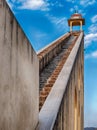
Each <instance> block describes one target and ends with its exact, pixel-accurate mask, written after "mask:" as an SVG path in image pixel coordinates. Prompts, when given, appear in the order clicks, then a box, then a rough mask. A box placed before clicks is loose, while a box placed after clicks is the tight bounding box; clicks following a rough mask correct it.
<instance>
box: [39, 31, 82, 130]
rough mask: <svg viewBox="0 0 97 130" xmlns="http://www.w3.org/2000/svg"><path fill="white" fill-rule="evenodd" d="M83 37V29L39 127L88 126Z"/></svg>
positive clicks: (76, 129) (71, 129)
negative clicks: (85, 123) (86, 122)
mask: <svg viewBox="0 0 97 130" xmlns="http://www.w3.org/2000/svg"><path fill="white" fill-rule="evenodd" d="M83 37H84V35H83V32H81V33H80V36H79V38H78V40H77V41H76V43H75V46H74V47H73V49H72V51H71V53H70V55H69V57H68V59H67V61H66V62H65V64H64V66H63V68H62V70H61V72H60V74H59V76H58V78H57V80H56V82H55V84H54V85H53V88H52V89H51V91H50V93H49V95H48V97H47V99H46V101H45V103H44V105H43V107H42V109H41V111H40V113H39V125H38V129H39V130H83V129H84V116H83V115H84V81H83V65H84V64H83V61H84V57H83V56H84V41H83V40H84V38H83Z"/></svg>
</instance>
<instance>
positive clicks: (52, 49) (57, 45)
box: [38, 33, 71, 71]
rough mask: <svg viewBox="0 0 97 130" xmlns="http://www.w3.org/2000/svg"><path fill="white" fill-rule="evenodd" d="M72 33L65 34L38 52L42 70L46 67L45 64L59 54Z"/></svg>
mask: <svg viewBox="0 0 97 130" xmlns="http://www.w3.org/2000/svg"><path fill="white" fill-rule="evenodd" d="M70 35H71V34H70V33H67V34H65V35H63V36H62V37H60V38H58V39H57V40H55V41H54V42H53V43H51V44H50V45H48V46H46V47H45V48H43V49H42V50H40V51H39V52H38V57H39V70H40V71H42V70H43V68H45V66H46V65H47V64H49V62H50V61H51V60H52V59H53V58H54V57H56V56H57V55H58V53H59V52H60V50H61V49H62V47H63V45H64V44H65V43H66V42H67V40H68V39H69V38H70Z"/></svg>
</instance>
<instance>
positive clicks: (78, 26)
mask: <svg viewBox="0 0 97 130" xmlns="http://www.w3.org/2000/svg"><path fill="white" fill-rule="evenodd" d="M73 30H74V31H79V30H80V31H82V21H71V22H70V32H72V31H73Z"/></svg>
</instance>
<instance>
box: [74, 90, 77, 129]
mask: <svg viewBox="0 0 97 130" xmlns="http://www.w3.org/2000/svg"><path fill="white" fill-rule="evenodd" d="M74 107H75V108H74V130H77V92H76V89H75V106H74Z"/></svg>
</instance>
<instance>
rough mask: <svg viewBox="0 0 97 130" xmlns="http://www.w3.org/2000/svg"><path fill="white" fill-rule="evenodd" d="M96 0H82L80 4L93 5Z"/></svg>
mask: <svg viewBox="0 0 97 130" xmlns="http://www.w3.org/2000/svg"><path fill="white" fill-rule="evenodd" d="M95 2H96V0H91V1H90V0H81V1H80V4H81V5H83V6H84V7H86V6H89V5H93V4H94V3H95Z"/></svg>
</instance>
